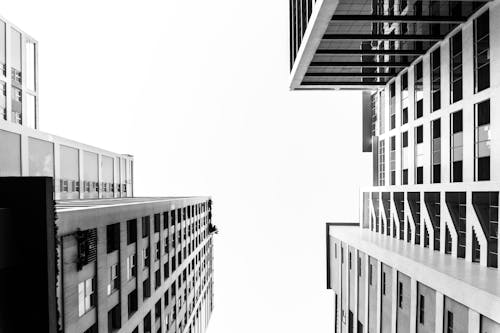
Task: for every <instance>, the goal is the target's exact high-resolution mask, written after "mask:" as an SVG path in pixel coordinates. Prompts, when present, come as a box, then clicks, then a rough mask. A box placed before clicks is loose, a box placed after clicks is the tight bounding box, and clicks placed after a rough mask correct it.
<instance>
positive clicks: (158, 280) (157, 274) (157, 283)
mask: <svg viewBox="0 0 500 333" xmlns="http://www.w3.org/2000/svg"><path fill="white" fill-rule="evenodd" d="M160 285H161V274H160V269H159V268H158V269H157V270H156V272H155V289H158V288H160Z"/></svg>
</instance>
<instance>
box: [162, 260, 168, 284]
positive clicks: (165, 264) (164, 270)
mask: <svg viewBox="0 0 500 333" xmlns="http://www.w3.org/2000/svg"><path fill="white" fill-rule="evenodd" d="M168 274H169V271H168V261H167V262H166V263H164V264H163V279H164V280H166V279H168Z"/></svg>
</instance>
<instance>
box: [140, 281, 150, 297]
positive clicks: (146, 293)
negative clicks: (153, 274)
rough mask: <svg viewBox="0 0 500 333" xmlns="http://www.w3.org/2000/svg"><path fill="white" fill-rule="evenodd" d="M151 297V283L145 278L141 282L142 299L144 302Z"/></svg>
mask: <svg viewBox="0 0 500 333" xmlns="http://www.w3.org/2000/svg"><path fill="white" fill-rule="evenodd" d="M150 296H151V282H150V279H149V278H147V279H146V280H144V281H143V282H142V299H143V300H145V299H147V298H149V297H150Z"/></svg>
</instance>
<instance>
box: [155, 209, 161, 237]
mask: <svg viewBox="0 0 500 333" xmlns="http://www.w3.org/2000/svg"><path fill="white" fill-rule="evenodd" d="M154 224H155V226H154V231H155V233H157V232H160V214H155V215H154Z"/></svg>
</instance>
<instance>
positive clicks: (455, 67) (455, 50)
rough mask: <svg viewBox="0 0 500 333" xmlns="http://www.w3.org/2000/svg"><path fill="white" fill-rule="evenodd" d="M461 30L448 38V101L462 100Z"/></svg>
mask: <svg viewBox="0 0 500 333" xmlns="http://www.w3.org/2000/svg"><path fill="white" fill-rule="evenodd" d="M462 54H463V52H462V31H459V32H457V33H456V34H455V35H454V36H453V37H451V38H450V103H451V104H453V103H455V102H458V101H460V100H462V97H463V91H462V90H463V82H462V76H463V70H462Z"/></svg>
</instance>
